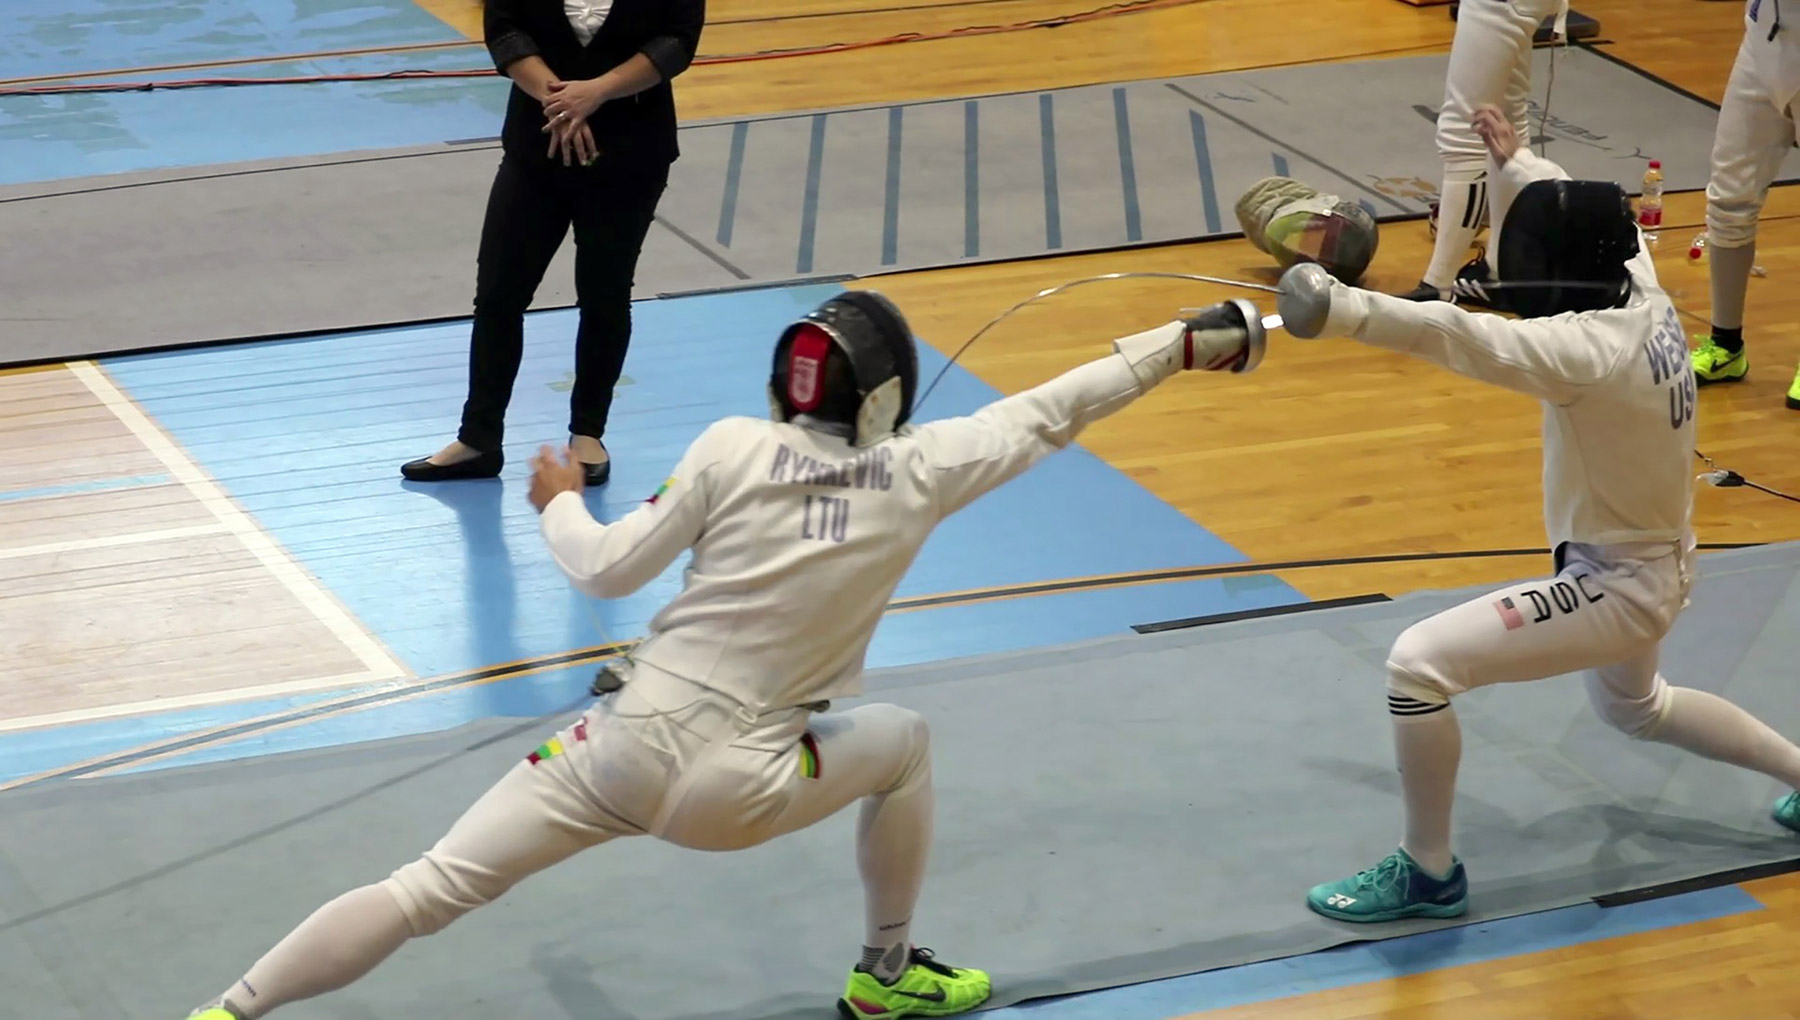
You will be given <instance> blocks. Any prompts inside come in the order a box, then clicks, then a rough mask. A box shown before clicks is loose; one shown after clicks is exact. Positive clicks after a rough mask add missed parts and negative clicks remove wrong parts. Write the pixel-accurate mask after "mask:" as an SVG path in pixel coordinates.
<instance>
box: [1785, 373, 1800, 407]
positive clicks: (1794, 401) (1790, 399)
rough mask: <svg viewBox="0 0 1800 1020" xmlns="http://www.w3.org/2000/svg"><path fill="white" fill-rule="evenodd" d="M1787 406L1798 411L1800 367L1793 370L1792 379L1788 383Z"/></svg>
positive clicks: (1799, 401) (1799, 405)
mask: <svg viewBox="0 0 1800 1020" xmlns="http://www.w3.org/2000/svg"><path fill="white" fill-rule="evenodd" d="M1787 406H1788V407H1790V408H1792V409H1794V410H1796V411H1800V368H1797V369H1795V370H1794V381H1793V382H1792V383H1791V384H1789V385H1788V394H1787Z"/></svg>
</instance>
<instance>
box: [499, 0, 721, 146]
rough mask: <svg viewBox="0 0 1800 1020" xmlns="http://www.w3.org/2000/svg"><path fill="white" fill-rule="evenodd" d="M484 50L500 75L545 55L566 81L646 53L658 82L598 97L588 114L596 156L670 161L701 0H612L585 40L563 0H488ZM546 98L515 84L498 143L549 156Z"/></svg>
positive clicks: (694, 46) (702, 14)
mask: <svg viewBox="0 0 1800 1020" xmlns="http://www.w3.org/2000/svg"><path fill="white" fill-rule="evenodd" d="M482 20H483V25H484V28H485V34H486V36H487V48H488V54H489V55H490V56H491V57H493V60H494V67H495V68H496V69H497V70H499V71H500V73H501V74H505V73H506V69H507V68H508V67H509V66H511V65H512V64H513V63H514V62H516V61H518V60H522V59H524V58H525V57H529V56H534V55H535V56H538V57H542V58H543V61H544V63H545V64H548V65H549V66H550V71H551V73H553V74H555V75H556V76H557V77H558V78H561V79H563V80H564V81H579V80H583V79H587V78H598V77H599V76H601V75H602V74H605V73H606V72H608V71H610V70H612V69H613V68H615V67H617V66H619V65H620V64H622V63H624V62H625V61H627V60H629V59H631V57H632V56H633V55H634V54H638V53H642V54H644V55H645V56H646V57H649V58H650V62H651V63H653V64H655V65H656V69H657V70H658V71H659V72H661V74H662V81H660V82H657V83H656V84H655V85H652V86H651V87H650V88H647V89H645V90H644V91H642V92H640V93H638V94H637V95H635V96H626V97H624V98H623V99H614V100H612V101H611V102H608V103H605V104H602V105H601V107H600V108H599V109H598V110H595V111H594V113H593V115H592V116H590V117H589V118H588V129H589V130H590V131H592V132H593V134H594V143H595V145H597V146H599V148H600V153H601V158H602V159H604V160H607V161H609V162H610V161H611V160H613V159H620V158H622V159H626V160H630V161H632V162H639V163H645V164H651V163H660V164H663V165H665V166H666V165H667V164H669V163H672V162H674V161H675V159H676V158H677V157H678V156H680V155H681V149H680V146H679V145H677V144H676V141H675V90H674V89H673V88H672V87H670V84H669V83H670V82H671V81H672V80H674V78H675V77H676V76H677V75H679V74H681V72H683V71H685V70H687V68H688V65H689V64H690V63H691V62H692V61H693V59H694V53H695V51H696V50H698V48H699V46H700V29H701V28H702V26H703V25H704V24H705V22H706V0H613V6H612V11H611V12H610V13H609V14H608V15H607V17H606V21H605V22H604V23H603V24H602V25H601V26H600V31H599V32H597V33H596V34H595V35H594V39H593V41H592V42H590V43H588V44H587V45H586V46H583V45H582V44H581V38H580V37H579V36H577V35H576V34H575V29H574V28H572V27H570V25H569V19H568V16H567V15H566V14H564V13H563V5H562V0H486V9H485V11H484V12H483V19H482ZM543 128H544V107H543V104H541V103H539V102H538V101H537V100H535V99H533V98H531V96H530V95H528V94H527V93H526V92H525V90H524V89H522V88H520V87H519V86H518V84H517V83H514V85H513V88H512V94H511V96H510V97H509V98H508V100H507V104H506V122H505V125H504V126H503V127H502V128H501V130H500V144H501V148H503V149H504V150H505V151H506V152H507V154H508V155H511V156H517V157H520V158H523V159H526V160H530V161H536V162H549V161H550V157H549V156H548V155H546V150H548V149H549V147H550V136H549V135H546V134H544V132H543ZM558 165H560V163H559V164H558Z"/></svg>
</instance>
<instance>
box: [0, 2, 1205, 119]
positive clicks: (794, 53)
mask: <svg viewBox="0 0 1800 1020" xmlns="http://www.w3.org/2000/svg"><path fill="white" fill-rule="evenodd" d="M1204 2H1206V0H1128V2H1125V3H1116V4H1109V5H1107V6H1105V7H1099V8H1095V9H1094V10H1090V11H1080V12H1077V13H1075V14H1065V15H1059V16H1057V17H1053V18H1037V19H1033V20H1031V21H1021V22H1015V23H1013V24H1008V25H974V26H969V27H965V28H954V29H950V30H948V31H945V32H905V33H901V34H899V35H891V36H888V37H886V38H883V39H871V40H868V41H865V42H853V43H827V44H825V45H822V46H801V47H795V48H792V49H780V50H759V51H757V52H754V53H732V54H722V55H719V56H702V57H697V58H695V60H694V64H695V65H696V66H699V65H706V66H711V65H715V64H742V63H749V62H751V61H758V60H786V59H790V58H794V57H812V56H823V55H826V54H831V53H848V52H851V51H854V50H864V49H873V48H875V47H879V46H898V45H901V44H904V43H915V42H937V41H942V40H947V39H962V38H971V37H975V36H983V35H999V34H1003V33H1007V32H1023V31H1028V30H1031V29H1037V28H1060V27H1062V26H1064V25H1076V24H1081V23H1084V22H1088V21H1099V20H1102V19H1105V18H1115V17H1120V16H1123V15H1127V14H1141V13H1144V12H1147V11H1155V10H1164V9H1167V8H1172V7H1185V6H1188V5H1189V4H1196V3H1204ZM498 76H499V73H498V72H496V71H494V70H493V69H491V68H470V69H467V70H448V71H387V72H370V73H363V74H320V75H296V76H292V77H280V78H184V79H176V80H172V81H163V82H150V81H140V82H112V83H99V82H96V83H90V84H84V85H41V86H32V87H28V88H10V89H0V97H5V96H56V95H72V94H80V93H94V92H155V91H159V90H166V89H192V88H225V87H239V86H249V85H319V84H327V83H337V82H368V81H404V80H409V79H420V78H494V77H498Z"/></svg>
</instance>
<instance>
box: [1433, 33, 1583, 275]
mask: <svg viewBox="0 0 1800 1020" xmlns="http://www.w3.org/2000/svg"><path fill="white" fill-rule="evenodd" d="M1568 13H1569V2H1568V0H1463V3H1462V5H1461V6H1460V7H1459V8H1458V9H1457V15H1456V34H1455V36H1454V38H1453V39H1452V41H1451V44H1450V65H1449V70H1448V72H1447V73H1446V75H1445V78H1444V102H1443V106H1442V107H1441V108H1440V109H1439V110H1438V119H1437V148H1438V155H1439V157H1440V158H1441V159H1442V160H1443V165H1444V170H1443V173H1444V176H1443V185H1442V186H1441V187H1440V188H1439V191H1438V217H1437V238H1436V240H1435V241H1434V243H1433V246H1432V254H1431V263H1430V265H1429V266H1428V267H1427V268H1426V270H1425V275H1424V278H1423V281H1424V283H1426V284H1428V285H1430V286H1432V287H1435V288H1437V289H1438V290H1439V291H1440V292H1442V295H1443V296H1446V297H1447V296H1448V295H1449V291H1450V289H1451V286H1452V284H1453V283H1454V282H1455V279H1456V271H1457V269H1458V268H1460V267H1461V266H1462V265H1463V263H1465V262H1467V261H1468V259H1469V250H1470V248H1471V246H1472V245H1473V244H1474V241H1475V235H1476V233H1478V232H1479V230H1480V227H1481V220H1482V217H1483V215H1485V214H1486V213H1487V211H1488V207H1489V202H1488V196H1487V186H1488V180H1487V161H1488V153H1487V146H1486V145H1485V144H1484V143H1483V142H1482V141H1481V138H1480V136H1479V135H1477V134H1476V133H1475V128H1474V118H1475V110H1476V109H1477V108H1478V107H1480V106H1482V105H1484V104H1489V103H1491V104H1493V105H1495V106H1498V107H1499V108H1500V109H1502V110H1504V111H1505V112H1506V116H1507V119H1509V120H1511V121H1512V125H1513V130H1514V131H1516V132H1518V135H1519V138H1521V139H1530V137H1531V129H1530V124H1529V117H1528V115H1529V113H1530V102H1531V50H1532V39H1533V37H1534V36H1535V35H1536V34H1537V30H1538V27H1539V26H1540V25H1542V24H1543V23H1544V21H1545V20H1546V19H1548V18H1551V17H1555V18H1556V19H1557V22H1556V31H1557V33H1558V34H1559V35H1566V26H1565V24H1564V22H1565V21H1566V19H1567V16H1568ZM1492 222H1493V221H1491V220H1490V223H1492ZM1490 263H1491V260H1490Z"/></svg>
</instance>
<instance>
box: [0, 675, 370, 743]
mask: <svg viewBox="0 0 1800 1020" xmlns="http://www.w3.org/2000/svg"><path fill="white" fill-rule="evenodd" d="M384 679H389V678H387V677H381V676H376V675H375V674H374V673H372V672H369V671H366V670H365V671H363V672H361V673H344V674H340V675H338V676H327V677H318V678H314V679H308V680H282V681H280V682H278V683H272V684H262V685H259V686H255V687H234V688H232V689H231V690H226V691H203V692H200V693H197V694H183V695H181V696H179V697H173V698H152V699H150V700H148V701H132V702H121V703H118V704H110V705H100V706H97V707H94V708H74V709H70V710H68V711H66V712H50V713H46V714H44V715H27V716H20V717H18V718H16V719H0V733H14V732H17V731H20V730H29V729H42V728H46V727H52V726H64V725H68V724H70V723H87V722H98V721H100V720H103V719H113V718H117V717H119V716H126V715H139V714H148V713H151V712H169V711H175V710H178V709H183V708H206V707H207V706H210V705H216V704H221V703H224V702H229V701H246V700H251V699H255V698H264V697H280V696H281V695H283V694H308V693H311V692H314V691H324V690H328V689H330V688H333V687H346V686H349V685H352V684H360V683H369V682H372V681H377V680H384Z"/></svg>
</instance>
